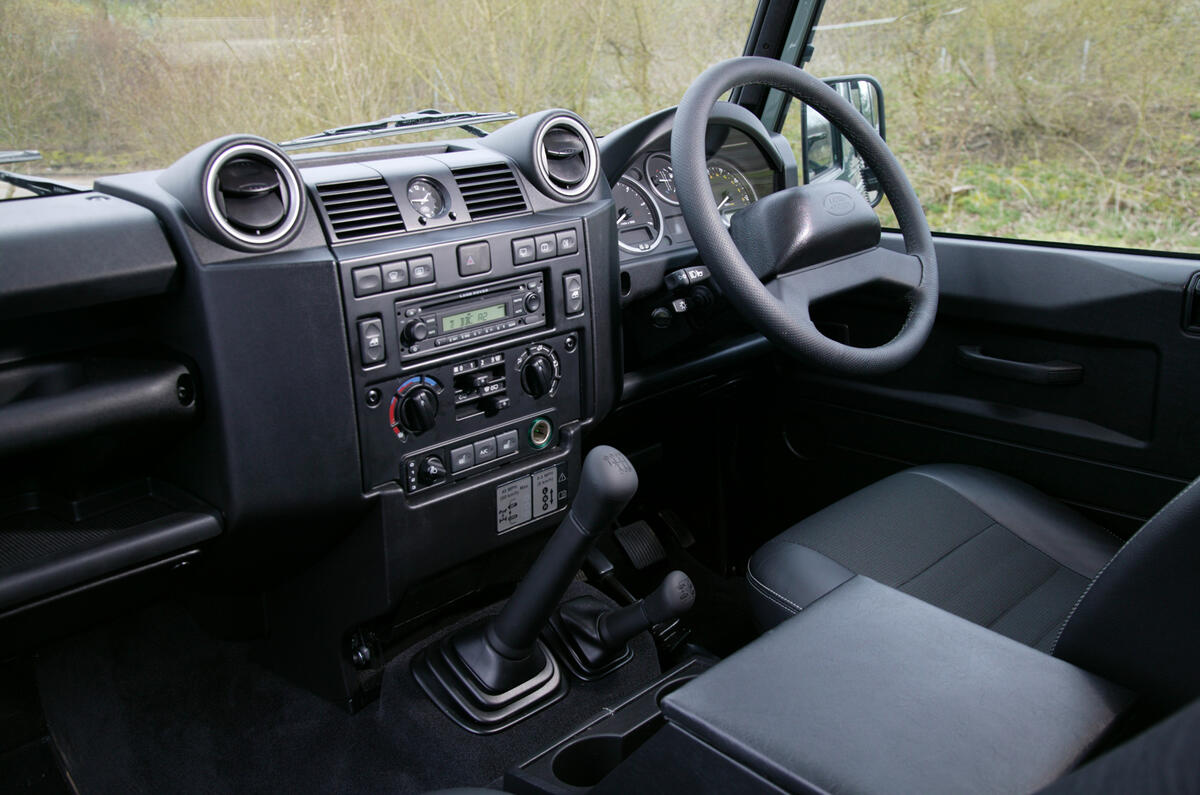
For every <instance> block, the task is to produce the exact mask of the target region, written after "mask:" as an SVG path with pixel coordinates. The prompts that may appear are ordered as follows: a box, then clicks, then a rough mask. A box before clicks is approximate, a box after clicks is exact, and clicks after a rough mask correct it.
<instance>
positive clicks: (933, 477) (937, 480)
mask: <svg viewBox="0 0 1200 795" xmlns="http://www.w3.org/2000/svg"><path fill="white" fill-rule="evenodd" d="M900 474H902V475H903V474H910V475H919V476H920V477H923V478H927V479H928V480H932V481H933V482H934V483H938V484H940V485H942V486H943V487H945V488H947V489H949V490H950V491H952V492H954V493H955V494H957V495H958V496H959V497H961V498H962V499H964V500H966V501H967V502H968V503H970V504H971V506H972V507H974V508H975V510H977V511H979V512H980V513H982V514H983V515H984V516H986V517H988V518H989V519H991V520H992V521H993V522H995V523H996V524H999V525H1000V526H1001V527H1003V528H1004V529H1006V530H1008V527H1007V526H1006V525H1004V524H1001V522H1000V520H999V519H997V518H996V517H994V516H992V515H991V514H990V513H988V512H987V510H985V509H984V507H983V506H982V505H980V504H979V503H977V502H975V500H973V499H971V497H970V495H968V494H966V493H964V492H962V491H959V490H958V489H956V488H955V487H954V484H953V483H950V482H947V481H945V480H942V479H941V478H939V477H938V476H937V475H931V474H929V473H928V472H920V471H915V470H911V469H909V470H905V471H904V472H901V473H900ZM1026 485H1028V484H1026ZM1184 491H1187V489H1186V488H1185V489H1184ZM1176 496H1177V497H1178V496H1179V495H1176ZM1060 502H1061V501H1060ZM1076 513H1078V512H1076ZM1079 518H1081V519H1083V520H1084V521H1085V522H1086V523H1087V524H1088V525H1090V526H1092V527H1097V528H1099V529H1101V530H1103V531H1104V532H1105V533H1108V535H1110V536H1112V538H1113V539H1114V540H1115V541H1117V543H1118V544H1124V543H1125V542H1124V541H1123V540H1122V539H1121V537H1120V536H1118V535H1116V534H1115V533H1113V532H1112V531H1111V530H1109V529H1107V528H1105V527H1102V526H1100V525H1098V524H1096V523H1095V522H1093V521H1091V520H1090V519H1088V518H1087V517H1086V516H1083V515H1082V514H1080V515H1079ZM1143 526H1144V525H1143ZM1008 531H1009V532H1010V533H1012V534H1013V535H1015V536H1017V537H1018V538H1020V536H1019V535H1017V533H1015V532H1013V531H1012V530H1008ZM1021 540H1023V541H1024V539H1021ZM1025 543H1027V544H1029V543H1030V542H1028V541H1026V542H1025ZM1030 546H1032V547H1034V549H1037V550H1038V551H1039V552H1041V553H1042V554H1043V555H1046V557H1048V558H1050V559H1051V560H1053V561H1054V562H1055V563H1057V564H1058V565H1060V566H1064V567H1066V568H1068V569H1071V571H1074V572H1075V573H1076V574H1079V575H1081V576H1084V577H1086V576H1087V575H1086V574H1084V573H1083V572H1081V571H1076V570H1075V569H1074V568H1072V567H1071V566H1067V565H1066V564H1065V563H1063V562H1062V561H1060V560H1058V559H1056V558H1054V557H1052V556H1051V555H1049V554H1048V553H1047V552H1046V551H1045V550H1043V549H1040V548H1039V547H1037V546H1036V545H1034V544H1030ZM1117 552H1118V553H1119V552H1120V549H1118V550H1117ZM1100 571H1104V569H1103V568H1101V569H1100ZM1096 576H1097V577H1099V576H1100V572H1097V573H1096Z"/></svg>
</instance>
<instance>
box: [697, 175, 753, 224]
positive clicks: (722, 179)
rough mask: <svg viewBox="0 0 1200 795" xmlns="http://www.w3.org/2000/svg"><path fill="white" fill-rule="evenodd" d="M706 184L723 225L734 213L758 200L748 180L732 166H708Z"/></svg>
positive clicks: (727, 222)
mask: <svg viewBox="0 0 1200 795" xmlns="http://www.w3.org/2000/svg"><path fill="white" fill-rule="evenodd" d="M708 185H709V187H710V188H712V193H713V199H714V200H715V201H716V203H717V212H719V213H720V214H721V220H722V221H724V222H725V226H729V222H730V219H732V218H733V214H734V213H736V212H737V211H738V210H741V209H742V208H744V207H749V206H750V205H751V204H753V203H754V202H756V201H757V200H758V196H756V195H755V193H754V188H752V187H750V182H749V181H748V180H747V179H746V178H745V177H744V176H742V175H741V174H740V173H739V172H738V171H737V169H735V168H733V167H732V166H725V165H711V166H709V167H708Z"/></svg>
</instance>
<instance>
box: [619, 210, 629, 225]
mask: <svg viewBox="0 0 1200 795" xmlns="http://www.w3.org/2000/svg"><path fill="white" fill-rule="evenodd" d="M628 220H629V216H628V215H627V214H626V212H625V211H624V210H622V211H621V214H620V215H618V216H617V223H618V224H623V223H625V222H626V221H628Z"/></svg>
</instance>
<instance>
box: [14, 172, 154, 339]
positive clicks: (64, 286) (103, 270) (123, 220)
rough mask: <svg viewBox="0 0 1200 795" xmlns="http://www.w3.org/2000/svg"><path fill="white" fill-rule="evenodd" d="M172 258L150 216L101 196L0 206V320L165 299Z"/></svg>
mask: <svg viewBox="0 0 1200 795" xmlns="http://www.w3.org/2000/svg"><path fill="white" fill-rule="evenodd" d="M175 269H176V263H175V256H174V255H173V254H172V253H171V247H170V246H169V245H168V243H167V238H166V236H165V235H164V234H163V230H162V227H161V225H160V224H159V222H158V219H157V218H156V217H155V216H154V213H152V212H150V211H149V210H147V209H144V208H142V207H138V206H137V205H135V204H133V203H131V202H127V201H122V200H120V199H116V198H113V197H111V196H105V195H102V194H99V193H79V194H75V195H72V196H44V197H42V198H38V199H28V200H24V201H10V202H4V203H3V205H0V315H3V316H5V317H10V318H12V317H25V316H29V315H36V314H41V313H45V312H54V311H60V310H65V309H76V308H79V307H84V306H95V305H97V304H105V303H111V302H113V301H121V300H126V299H131V298H142V297H144V296H149V295H160V294H162V293H165V292H166V291H167V289H168V287H169V286H170V284H171V280H172V278H173V277H174V275H175Z"/></svg>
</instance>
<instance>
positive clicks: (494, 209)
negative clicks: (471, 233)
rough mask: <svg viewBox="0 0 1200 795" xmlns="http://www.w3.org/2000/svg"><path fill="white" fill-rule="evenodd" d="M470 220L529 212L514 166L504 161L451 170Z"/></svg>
mask: <svg viewBox="0 0 1200 795" xmlns="http://www.w3.org/2000/svg"><path fill="white" fill-rule="evenodd" d="M452 173H453V174H454V180H455V182H457V183H458V190H459V192H460V193H462V197H463V201H465V202H466V204H467V212H469V213H470V214H471V220H474V221H479V220H482V219H484V218H497V217H499V216H502V215H515V214H516V213H523V212H526V211H527V210H528V209H529V208H528V206H527V205H526V204H525V195H524V194H523V193H522V192H521V184H520V183H519V182H517V178H516V177H515V176H514V175H513V172H512V169H511V168H509V167H508V165H507V164H504V163H489V164H487V165H482V166H466V167H464V168H456V169H452Z"/></svg>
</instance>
